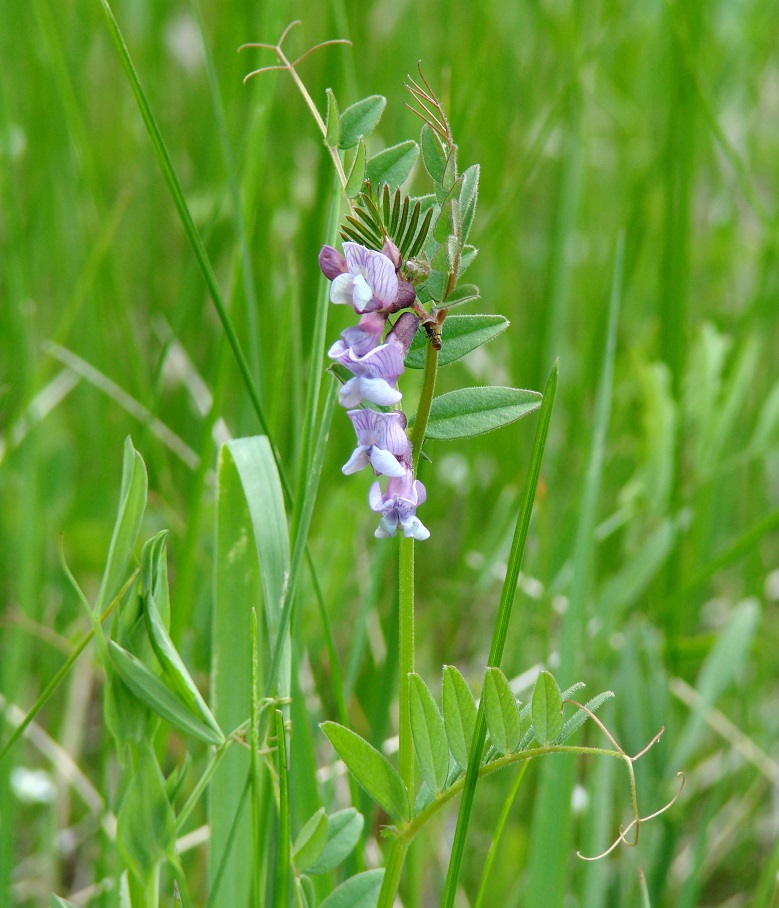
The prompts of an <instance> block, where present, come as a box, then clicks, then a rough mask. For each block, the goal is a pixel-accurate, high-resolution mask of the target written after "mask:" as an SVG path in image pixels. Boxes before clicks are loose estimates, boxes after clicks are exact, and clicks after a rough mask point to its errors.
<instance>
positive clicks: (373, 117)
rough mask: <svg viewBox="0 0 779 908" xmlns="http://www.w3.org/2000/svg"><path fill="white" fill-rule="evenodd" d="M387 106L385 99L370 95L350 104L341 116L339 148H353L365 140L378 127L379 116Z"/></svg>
mask: <svg viewBox="0 0 779 908" xmlns="http://www.w3.org/2000/svg"><path fill="white" fill-rule="evenodd" d="M386 106H387V99H386V98H382V96H381V95H371V96H370V97H369V98H363V99H362V100H361V101H356V102H355V103H354V104H350V105H349V107H347V108H346V109H345V110H344V111H343V113H342V114H341V141H340V143H339V145H340V147H341V148H354V146H355V145H356V144H357V143H358V142H359V140H360V139H361V138H362V139H365V138H366V137H367V136H369V135H370V134H371V133H372V132H373V130H374V129H376V127H377V126H378V125H379V120H380V119H381V115H382V114H383V113H384V108H385V107H386Z"/></svg>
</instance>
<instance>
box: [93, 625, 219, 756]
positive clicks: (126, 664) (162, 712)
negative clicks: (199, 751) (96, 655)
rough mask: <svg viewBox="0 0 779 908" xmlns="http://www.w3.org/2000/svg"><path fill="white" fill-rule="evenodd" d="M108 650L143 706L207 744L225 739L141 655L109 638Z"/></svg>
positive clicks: (118, 669)
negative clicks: (135, 654)
mask: <svg viewBox="0 0 779 908" xmlns="http://www.w3.org/2000/svg"><path fill="white" fill-rule="evenodd" d="M108 653H109V656H110V658H111V662H112V664H113V667H114V668H115V669H116V671H117V674H118V675H119V677H120V678H121V680H122V681H123V682H124V684H125V685H126V686H127V687H128V688H129V690H130V691H131V692H132V693H133V694H134V695H135V696H136V697H137V698H138V699H139V700H140V701H141V703H143V704H144V706H147V707H148V708H149V709H151V710H152V711H153V712H155V713H156V714H157V715H158V716H160V717H161V718H162V719H165V721H167V722H170V724H171V725H173V726H174V728H177V729H178V730H179V731H181V732H183V733H184V734H186V735H192V737H193V738H197V739H198V740H199V741H203V742H204V743H206V744H221V743H222V741H223V740H224V737H223V736H222V734H221V732H219V733H218V732H217V731H215V730H214V729H213V728H211V727H210V726H209V725H207V724H206V723H205V722H204V721H203V720H202V719H200V718H199V717H198V716H196V715H194V714H193V713H192V712H191V711H190V710H189V708H188V707H187V706H186V705H185V704H184V703H182V701H181V700H180V699H179V698H178V697H177V696H176V694H174V693H173V691H171V690H170V688H169V687H167V686H166V685H165V684H164V683H163V682H162V681H161V680H160V679H159V678H158V677H157V676H156V675H154V674H152V672H151V671H150V670H149V669H148V668H147V667H146V666H145V665H144V664H143V662H141V660H140V659H137V658H136V657H135V656H134V655H133V654H132V653H130V652H128V651H127V650H126V649H124V648H123V647H121V646H119V645H118V644H117V643H116V642H114V641H113V640H109V641H108Z"/></svg>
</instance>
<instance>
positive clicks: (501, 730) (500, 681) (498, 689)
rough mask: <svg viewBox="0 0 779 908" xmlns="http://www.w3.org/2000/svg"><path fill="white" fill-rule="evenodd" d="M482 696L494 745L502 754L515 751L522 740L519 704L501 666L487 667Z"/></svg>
mask: <svg viewBox="0 0 779 908" xmlns="http://www.w3.org/2000/svg"><path fill="white" fill-rule="evenodd" d="M482 696H483V697H484V715H485V717H486V719H487V728H488V729H489V733H490V742H491V743H492V746H493V747H494V748H495V750H496V751H497V752H498V753H499V754H500V755H501V756H503V755H504V754H510V753H513V752H514V751H515V750H516V749H517V748H518V747H519V742H520V741H521V740H522V725H521V722H520V718H519V706H518V704H517V701H516V699H515V697H514V694H512V693H511V688H510V687H509V683H508V680H507V679H506V676H505V675H504V674H503V672H502V671H501V670H500V669H499V668H488V669H487V674H486V675H485V676H484V691H483V693H482Z"/></svg>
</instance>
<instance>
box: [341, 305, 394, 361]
mask: <svg viewBox="0 0 779 908" xmlns="http://www.w3.org/2000/svg"><path fill="white" fill-rule="evenodd" d="M386 324H387V316H386V314H385V313H383V312H366V314H365V315H363V316H362V317H361V318H360V321H359V322H358V324H356V325H355V326H354V327H353V328H347V329H346V331H343V332H342V333H341V338H342V339H341V340H338V341H336V342H335V343H334V344H333V346H332V347H331V348H330V350H329V351H328V354H327V355H328V356H332V357H333V359H335V358H336V357H338V356H340V355H341V354H342V353H345V352H346V351H347V350H349V349H351V350H352V351H353V353H354V355H355V356H365V354H366V353H368V351H369V350H373V348H374V347H375V346H377V345H378V343H379V341H380V340H381V335H382V333H383V332H384V326H385V325H386Z"/></svg>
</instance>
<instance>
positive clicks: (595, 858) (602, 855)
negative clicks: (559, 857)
mask: <svg viewBox="0 0 779 908" xmlns="http://www.w3.org/2000/svg"><path fill="white" fill-rule="evenodd" d="M660 734H662V732H660ZM658 737H659V734H658V735H656V736H655V739H654V740H657V738H658ZM649 746H651V745H649ZM646 749H647V748H645V749H644V751H642V753H643V752H645V751H646ZM628 759H630V758H628ZM634 759H635V758H634ZM677 776H681V784H680V785H679V790H678V791H677V792H676V794H675V795H674V796H673V797H672V798H671V800H670V801H668V803H667V804H664V805H663V806H662V807H661V808H659V810H655V811H654V812H653V813H650V814H647V816H645V817H637V818H635V819H633V820H631V821H630V822H629V823H628V825H627V826H625V827H624V829H623V827H622V826H620V827H619V835H618V836H617V838H616V839H615V840H614V841H613V842H612V843H611V845H609V847H608V848H607V849H606V850H605V851H602V852H601V853H600V854H596V855H594V856H593V857H587V855H584V854H582V853H581V851H577V852H576V856H577V857H578V858H581V859H582V860H583V861H599V860H600V859H601V858H605V857H606V856H607V855H609V854H611V852H612V851H614V849H615V848H616V847H617V846H618V845H619V843H620V842H624V843H625V844H626V845H627V846H629V847H630V848H635V847H636V845H638V832H639V826H640V825H641V823H647V822H649V820H654V819H655V817H659V816H660V815H661V814H663V813H665V812H666V810H670V808H671V807H673V805H674V804H675V803H676V802H677V800H678V799H679V796H680V795H681V793H682V792H683V791H684V786H685V783H686V781H687V779H686V776H685V775H684V773H683V772H679V773H677ZM634 826H635V827H636V838H635V841H633V842H629V841H628V840H627V839H626V838H625V836H626V835H627V834H628V833H629V832H630V830H631V829H632V828H633V827H634Z"/></svg>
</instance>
